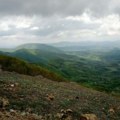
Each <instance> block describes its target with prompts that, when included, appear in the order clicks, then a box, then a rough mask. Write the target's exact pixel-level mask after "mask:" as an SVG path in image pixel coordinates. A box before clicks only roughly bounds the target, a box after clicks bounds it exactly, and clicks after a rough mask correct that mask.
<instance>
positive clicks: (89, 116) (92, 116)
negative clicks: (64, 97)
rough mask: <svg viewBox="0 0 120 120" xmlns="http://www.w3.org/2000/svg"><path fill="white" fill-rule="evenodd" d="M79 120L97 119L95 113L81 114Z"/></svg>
mask: <svg viewBox="0 0 120 120" xmlns="http://www.w3.org/2000/svg"><path fill="white" fill-rule="evenodd" d="M80 120H98V118H97V116H96V115H95V114H83V115H81V117H80Z"/></svg>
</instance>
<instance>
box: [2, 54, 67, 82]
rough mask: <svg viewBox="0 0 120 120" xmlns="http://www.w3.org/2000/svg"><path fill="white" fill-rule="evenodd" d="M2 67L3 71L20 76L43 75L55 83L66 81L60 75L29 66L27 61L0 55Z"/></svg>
mask: <svg viewBox="0 0 120 120" xmlns="http://www.w3.org/2000/svg"><path fill="white" fill-rule="evenodd" d="M0 65H1V67H2V69H3V70H6V71H11V72H13V71H14V72H17V73H20V74H26V75H31V76H36V75H43V76H44V77H46V78H49V79H52V80H55V81H65V79H64V78H62V77H61V76H60V75H58V74H55V73H53V72H51V71H49V70H47V69H45V68H42V67H40V66H36V65H33V64H29V63H27V62H25V61H22V60H19V59H17V58H13V57H9V56H4V55H0Z"/></svg>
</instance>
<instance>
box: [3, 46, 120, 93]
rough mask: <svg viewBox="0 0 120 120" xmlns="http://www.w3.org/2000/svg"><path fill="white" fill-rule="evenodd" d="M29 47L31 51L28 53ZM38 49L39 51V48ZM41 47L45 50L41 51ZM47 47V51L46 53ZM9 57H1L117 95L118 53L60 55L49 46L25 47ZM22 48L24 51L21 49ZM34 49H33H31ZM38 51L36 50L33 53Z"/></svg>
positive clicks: (77, 52) (83, 52) (119, 55)
mask: <svg viewBox="0 0 120 120" xmlns="http://www.w3.org/2000/svg"><path fill="white" fill-rule="evenodd" d="M28 46H29V47H30V46H31V47H30V48H32V49H28ZM38 46H39V48H38ZM43 47H44V48H43ZM46 47H48V49H46ZM18 48H19V49H18V50H16V51H14V52H11V53H2V54H7V55H9V56H13V57H16V58H20V59H23V60H25V61H27V62H29V63H32V64H35V65H37V66H42V67H43V68H45V69H48V70H49V71H52V72H54V73H56V74H59V75H60V76H63V77H64V78H65V79H68V80H71V81H75V82H78V83H80V84H83V85H85V86H87V87H92V88H94V89H97V90H100V91H106V92H110V93H112V94H115V95H119V93H120V81H119V79H120V52H119V49H113V50H111V51H102V50H101V51H97V50H96V51H88V50H86V51H71V52H70V51H69V52H63V51H62V50H59V49H58V48H55V47H52V49H51V51H50V50H49V48H51V46H48V45H43V46H42V45H40V44H38V45H37V46H36V44H33V47H32V44H28V45H25V47H24V45H23V46H22V47H21V46H20V47H18ZM21 48H23V49H21ZM34 48H35V49H34ZM36 48H38V49H36ZM56 51H59V52H57V53H56Z"/></svg>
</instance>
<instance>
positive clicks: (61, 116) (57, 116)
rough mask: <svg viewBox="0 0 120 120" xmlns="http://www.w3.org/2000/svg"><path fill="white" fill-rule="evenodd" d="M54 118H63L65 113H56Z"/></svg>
mask: <svg viewBox="0 0 120 120" xmlns="http://www.w3.org/2000/svg"><path fill="white" fill-rule="evenodd" d="M56 118H58V119H63V118H66V115H65V114H64V113H57V115H56Z"/></svg>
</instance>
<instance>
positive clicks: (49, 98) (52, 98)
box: [47, 94, 55, 101]
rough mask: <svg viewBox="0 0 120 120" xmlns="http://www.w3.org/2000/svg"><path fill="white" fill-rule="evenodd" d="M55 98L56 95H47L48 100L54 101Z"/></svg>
mask: <svg viewBox="0 0 120 120" xmlns="http://www.w3.org/2000/svg"><path fill="white" fill-rule="evenodd" d="M54 98H55V97H54V96H53V94H50V95H47V100H49V101H53V100H54Z"/></svg>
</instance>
